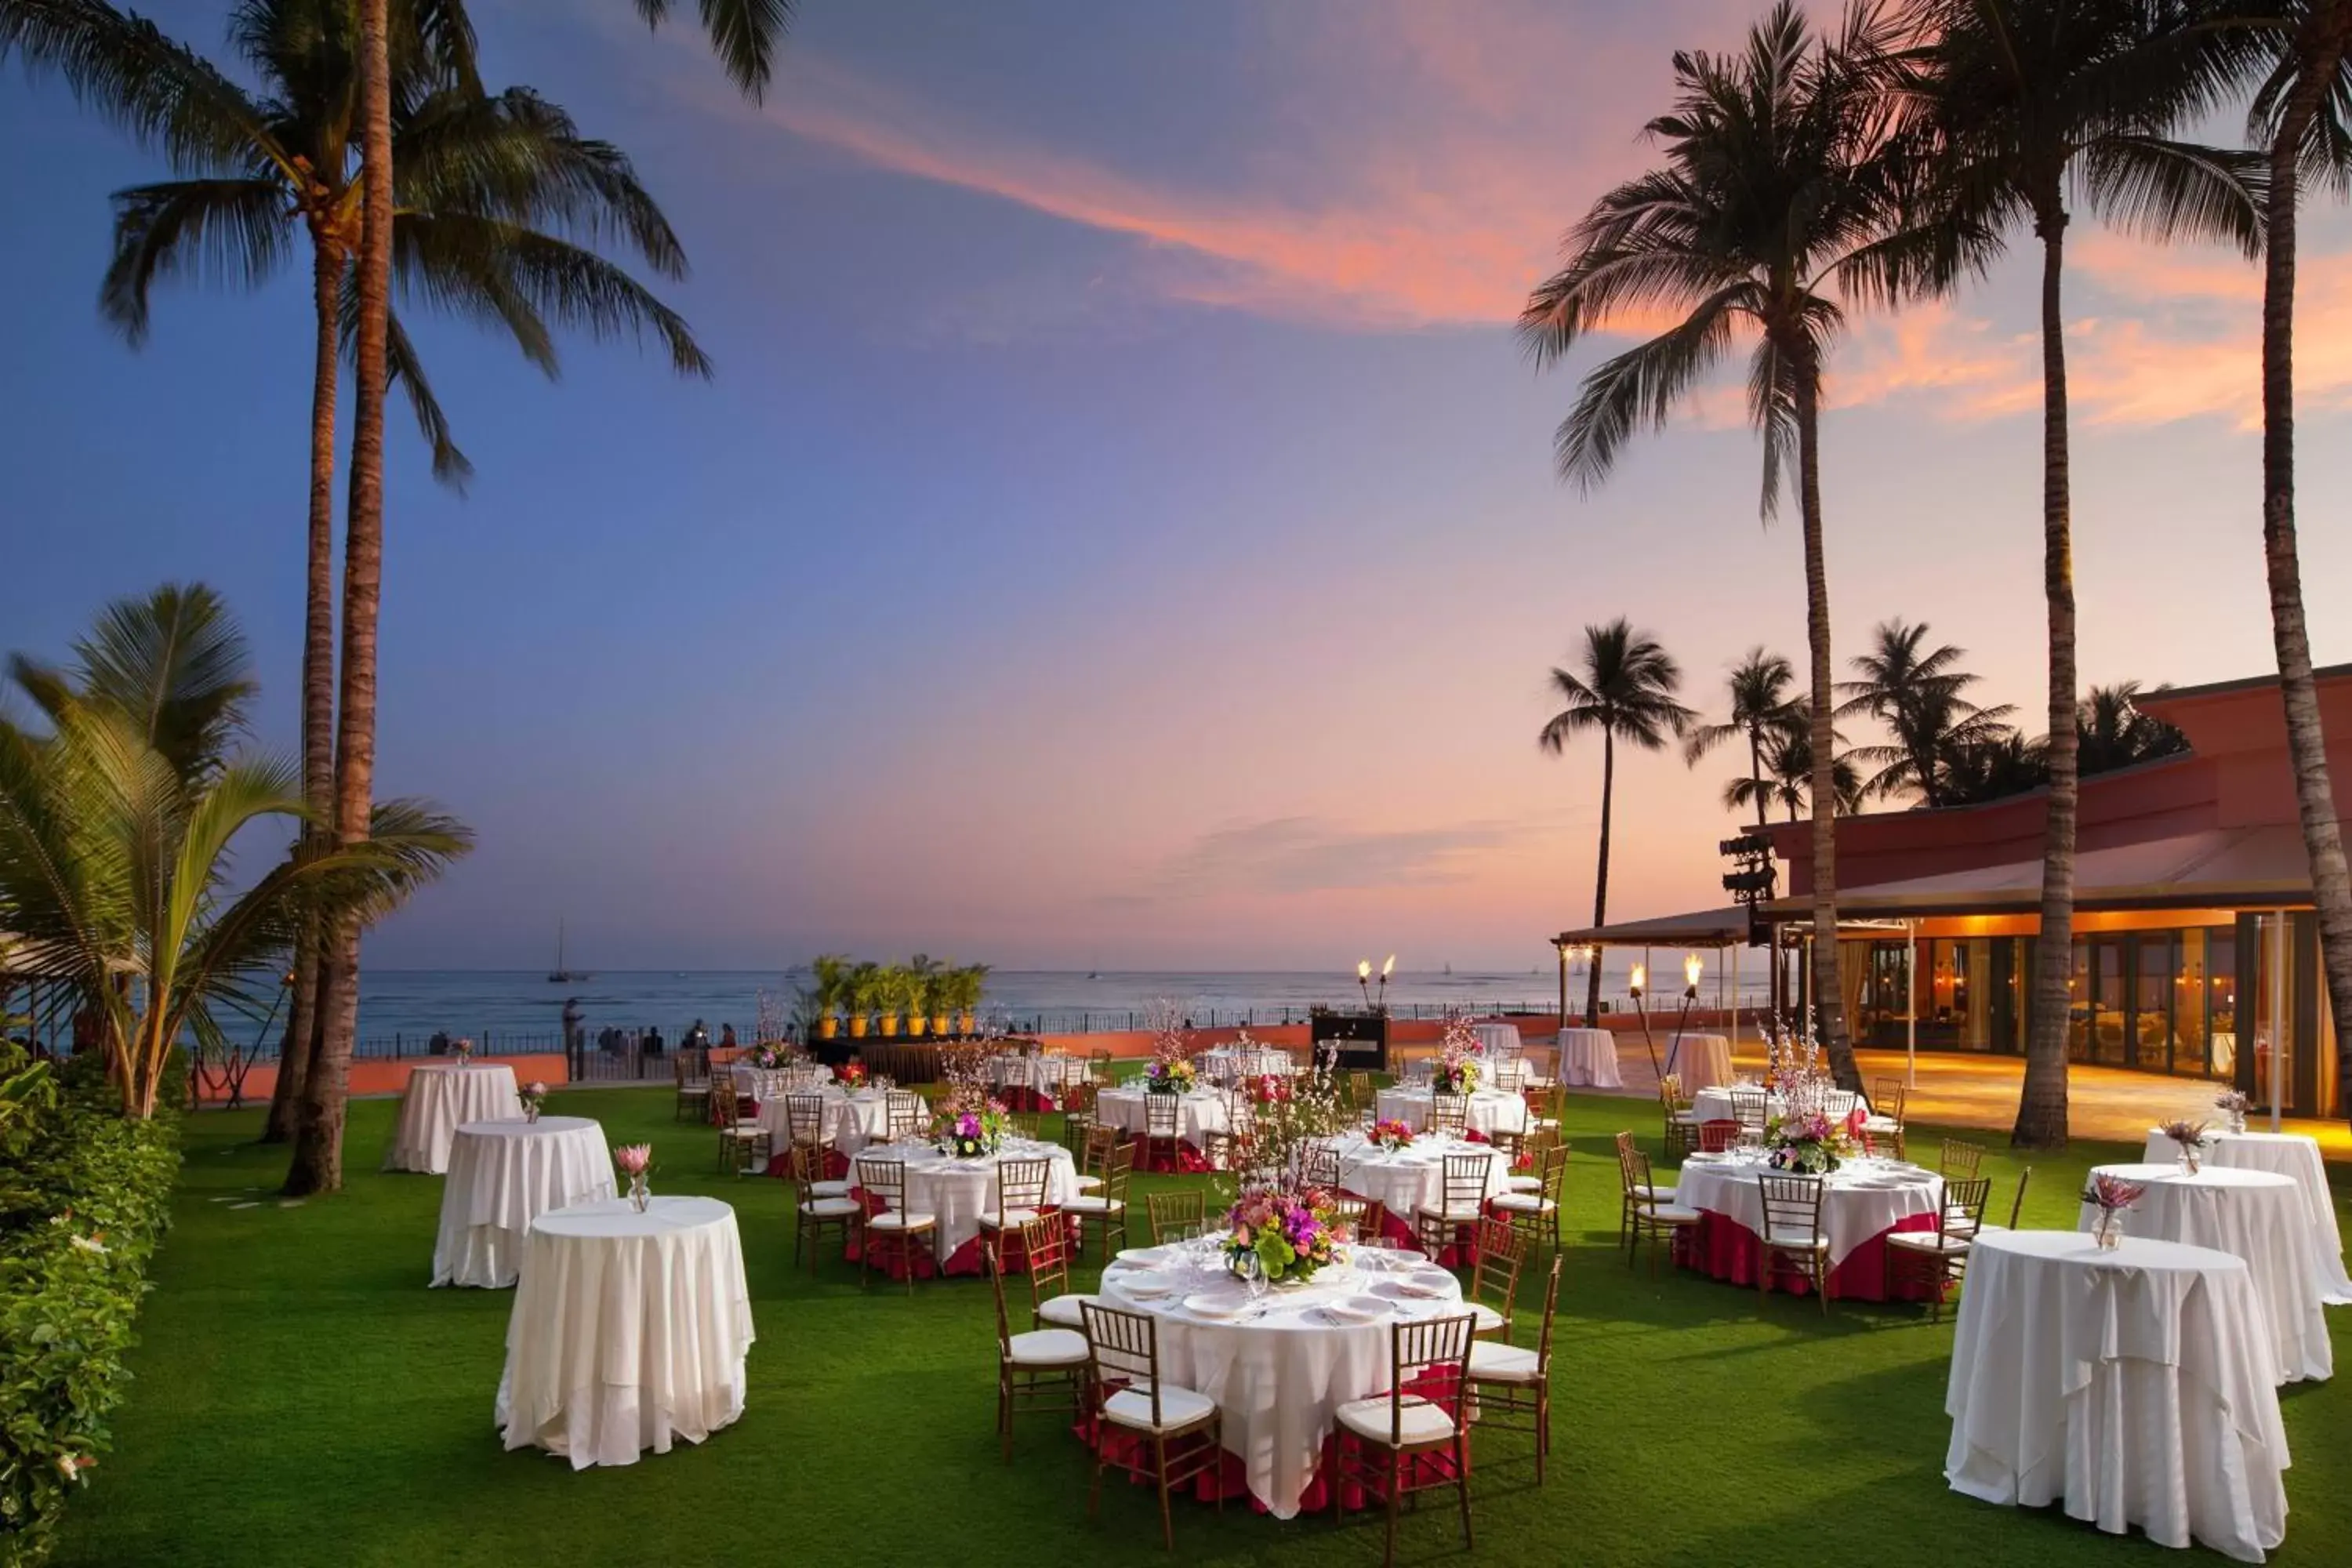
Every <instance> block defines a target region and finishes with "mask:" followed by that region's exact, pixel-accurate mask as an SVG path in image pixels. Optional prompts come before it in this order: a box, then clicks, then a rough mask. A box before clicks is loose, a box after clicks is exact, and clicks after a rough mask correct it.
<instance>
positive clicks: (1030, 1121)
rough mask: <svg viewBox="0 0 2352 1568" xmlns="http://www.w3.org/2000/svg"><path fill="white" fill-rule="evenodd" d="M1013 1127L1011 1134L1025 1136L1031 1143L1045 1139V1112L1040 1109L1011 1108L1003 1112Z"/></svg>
mask: <svg viewBox="0 0 2352 1568" xmlns="http://www.w3.org/2000/svg"><path fill="white" fill-rule="evenodd" d="M1004 1119H1005V1121H1008V1122H1010V1123H1011V1124H1012V1127H1013V1136H1014V1137H1015V1138H1025V1139H1027V1140H1028V1141H1029V1142H1032V1143H1039V1142H1044V1141H1045V1112H1044V1111H1041V1110H1013V1111H1008V1112H1006V1114H1005V1118H1004Z"/></svg>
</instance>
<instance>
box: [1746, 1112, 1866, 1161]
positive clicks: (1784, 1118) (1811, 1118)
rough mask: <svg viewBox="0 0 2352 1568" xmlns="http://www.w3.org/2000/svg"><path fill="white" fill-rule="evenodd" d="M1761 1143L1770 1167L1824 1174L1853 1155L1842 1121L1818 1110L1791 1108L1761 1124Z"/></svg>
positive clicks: (1851, 1140) (1851, 1142)
mask: <svg viewBox="0 0 2352 1568" xmlns="http://www.w3.org/2000/svg"><path fill="white" fill-rule="evenodd" d="M1764 1146H1765V1147H1766V1148H1767V1149H1769V1150H1770V1151H1771V1154H1770V1156H1769V1158H1770V1161H1771V1164H1772V1166H1773V1168H1774V1169H1776V1170H1781V1171H1798V1172H1801V1173H1804V1174H1806V1175H1809V1176H1825V1175H1827V1174H1829V1173H1831V1172H1832V1171H1834V1170H1836V1169H1837V1168H1838V1167H1839V1166H1840V1165H1842V1164H1843V1163H1845V1162H1846V1161H1847V1160H1849V1159H1851V1158H1852V1157H1853V1139H1852V1138H1851V1137H1850V1136H1848V1134H1847V1132H1846V1130H1845V1127H1844V1125H1843V1123H1841V1122H1837V1121H1832V1120H1831V1119H1830V1117H1829V1116H1828V1114H1827V1113H1826V1112H1824V1111H1820V1110H1805V1111H1796V1110H1791V1111H1789V1112H1787V1113H1785V1114H1783V1115H1780V1116H1776V1117H1774V1118H1773V1119H1772V1120H1771V1121H1769V1122H1768V1123H1767V1124H1766V1125H1765V1129H1764Z"/></svg>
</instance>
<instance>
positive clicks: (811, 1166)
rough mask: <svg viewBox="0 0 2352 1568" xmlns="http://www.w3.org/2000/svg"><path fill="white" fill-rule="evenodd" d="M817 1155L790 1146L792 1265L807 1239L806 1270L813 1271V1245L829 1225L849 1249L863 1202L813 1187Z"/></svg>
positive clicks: (817, 1244) (819, 1243) (796, 1264)
mask: <svg viewBox="0 0 2352 1568" xmlns="http://www.w3.org/2000/svg"><path fill="white" fill-rule="evenodd" d="M816 1162H817V1155H816V1153H815V1152H814V1150H809V1149H794V1150H793V1152H792V1166H793V1268H799V1267H800V1261H801V1244H802V1242H803V1241H805V1242H807V1243H808V1255H809V1272H810V1273H811V1274H814V1273H815V1272H816V1253H817V1248H818V1247H821V1246H822V1245H824V1233H825V1231H826V1230H827V1229H832V1230H835V1231H837V1232H839V1233H840V1236H841V1246H842V1250H843V1251H845V1252H846V1251H847V1250H848V1249H849V1237H850V1236H851V1234H852V1233H853V1232H855V1231H856V1229H857V1225H858V1221H859V1218H860V1217H861V1216H862V1215H864V1214H865V1212H866V1205H863V1204H861V1203H859V1202H858V1201H857V1200H856V1198H852V1197H828V1196H826V1195H825V1194H822V1193H820V1192H818V1191H817V1190H816V1178H815V1173H816V1170H817V1168H818V1167H817V1163H816Z"/></svg>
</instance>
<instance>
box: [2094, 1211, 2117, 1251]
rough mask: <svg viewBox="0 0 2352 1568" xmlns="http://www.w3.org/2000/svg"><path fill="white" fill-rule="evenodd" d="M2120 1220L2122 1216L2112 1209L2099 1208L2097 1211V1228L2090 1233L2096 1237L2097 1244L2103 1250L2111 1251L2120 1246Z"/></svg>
mask: <svg viewBox="0 0 2352 1568" xmlns="http://www.w3.org/2000/svg"><path fill="white" fill-rule="evenodd" d="M2122 1221H2123V1216H2122V1215H2119V1214H2117V1213H2116V1211H2115V1210H2113V1209H2101V1210H2100V1211H2099V1225H2098V1228H2097V1229H2096V1230H2095V1231H2093V1232H2092V1235H2093V1236H2094V1237H2096V1238H2097V1240H2098V1243H2099V1246H2100V1247H2101V1248H2102V1249H2103V1250H2105V1251H2110V1252H2112V1251H2114V1250H2115V1249H2116V1247H2121V1246H2122V1245H2123V1244H2124V1227H2123V1223H2122Z"/></svg>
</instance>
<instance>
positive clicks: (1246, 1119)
mask: <svg viewBox="0 0 2352 1568" xmlns="http://www.w3.org/2000/svg"><path fill="white" fill-rule="evenodd" d="M1222 1098H1223V1102H1224V1110H1225V1124H1224V1125H1223V1127H1212V1128H1209V1129H1207V1130H1206V1131H1203V1132H1202V1135H1201V1154H1202V1158H1203V1159H1205V1160H1207V1161H1208V1162H1209V1166H1210V1168H1211V1169H1212V1170H1217V1171H1238V1170H1240V1169H1241V1168H1242V1163H1243V1162H1244V1160H1245V1159H1247V1158H1248V1150H1249V1146H1250V1141H1251V1138H1252V1137H1253V1135H1254V1134H1255V1131H1256V1127H1257V1107H1256V1105H1255V1102H1253V1101H1252V1100H1251V1099H1250V1096H1249V1090H1248V1089H1226V1090H1224V1091H1223V1097H1222Z"/></svg>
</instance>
